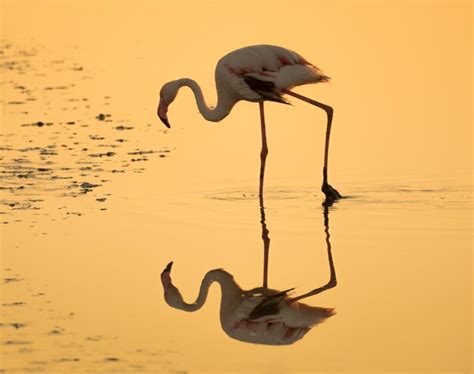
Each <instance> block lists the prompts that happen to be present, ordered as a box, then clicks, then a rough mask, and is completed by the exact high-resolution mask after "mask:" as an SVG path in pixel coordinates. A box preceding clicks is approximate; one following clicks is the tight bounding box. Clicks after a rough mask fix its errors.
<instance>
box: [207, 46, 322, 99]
mask: <svg viewBox="0 0 474 374" xmlns="http://www.w3.org/2000/svg"><path fill="white" fill-rule="evenodd" d="M328 79H329V77H327V76H326V75H324V74H323V73H322V71H321V70H320V69H318V68H317V67H316V66H314V65H313V64H311V63H309V62H308V61H307V60H306V59H304V58H303V57H302V56H300V55H299V54H297V53H296V52H293V51H291V50H289V49H286V48H282V47H277V46H273V45H255V46H250V47H245V48H240V49H237V50H235V51H232V52H230V53H228V54H227V55H225V56H224V57H222V58H221V59H220V60H219V62H218V63H217V67H216V86H217V90H218V92H225V93H226V94H227V95H231V96H233V97H234V98H235V100H236V102H237V101H239V100H247V101H254V102H259V101H264V100H275V101H283V102H285V101H284V99H283V98H282V97H281V91H282V90H283V89H291V88H293V87H295V86H300V85H304V84H309V83H318V82H326V81H327V80H328ZM256 81H261V82H265V83H267V85H264V86H267V87H268V89H267V90H263V91H262V90H261V89H260V90H259V89H258V87H257V86H256V84H255V83H256ZM252 82H253V84H252Z"/></svg>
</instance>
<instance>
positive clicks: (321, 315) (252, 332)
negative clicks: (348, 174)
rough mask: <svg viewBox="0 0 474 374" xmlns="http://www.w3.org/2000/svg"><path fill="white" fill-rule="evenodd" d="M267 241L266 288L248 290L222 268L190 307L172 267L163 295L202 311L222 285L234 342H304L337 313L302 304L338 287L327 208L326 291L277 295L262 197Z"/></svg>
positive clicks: (164, 276) (224, 319)
mask: <svg viewBox="0 0 474 374" xmlns="http://www.w3.org/2000/svg"><path fill="white" fill-rule="evenodd" d="M260 214H261V224H262V239H263V247H264V270H263V286H262V287H257V288H253V289H251V290H243V289H242V288H241V287H240V286H239V285H238V284H237V282H236V281H235V280H234V277H233V276H232V274H230V273H228V272H227V271H225V270H222V269H215V270H211V271H209V272H207V274H206V275H205V276H204V278H203V280H202V282H201V287H200V289H199V295H198V297H197V299H196V301H195V302H194V303H192V304H188V303H186V302H185V301H184V300H183V297H182V295H181V293H180V292H179V290H178V288H176V287H175V286H174V285H173V283H172V280H171V268H172V265H173V263H172V262H170V263H169V264H168V266H167V267H166V268H165V269H164V270H163V272H162V273H161V281H162V284H163V289H164V297H165V300H166V302H167V303H168V305H170V306H171V307H173V308H176V309H181V310H184V311H187V312H194V311H196V310H198V309H200V308H201V307H202V306H203V305H204V303H205V302H206V298H207V294H208V290H209V287H210V285H211V284H212V283H213V282H217V283H218V284H219V285H220V287H221V292H222V296H221V307H220V320H221V326H222V329H223V330H224V331H225V332H226V334H227V335H229V336H230V337H231V338H234V339H237V340H240V341H244V342H249V343H258V344H269V345H285V344H292V343H294V342H295V341H297V340H299V339H301V338H302V337H303V336H304V335H305V334H306V333H307V332H308V331H309V330H311V328H312V327H313V326H315V325H317V324H319V323H321V322H323V321H324V320H325V319H327V318H329V317H331V316H332V315H334V314H335V311H334V309H333V308H323V307H314V306H310V305H307V304H304V303H301V302H300V300H302V299H305V298H307V297H310V296H314V295H317V294H319V293H321V292H323V291H325V290H327V289H330V288H333V287H335V286H336V284H337V281H336V272H335V269H334V264H333V259H332V253H331V243H330V240H329V238H330V235H329V213H328V207H325V208H324V227H325V232H326V244H327V252H328V262H329V269H330V279H329V281H328V282H327V283H326V284H325V285H324V286H322V287H318V288H315V289H314V290H312V291H310V292H307V293H305V294H303V295H300V296H295V297H291V295H290V292H291V291H292V290H293V288H290V289H287V290H284V291H278V290H273V289H270V288H268V257H269V250H270V238H269V230H268V229H267V226H266V223H265V210H264V205H263V196H261V197H260Z"/></svg>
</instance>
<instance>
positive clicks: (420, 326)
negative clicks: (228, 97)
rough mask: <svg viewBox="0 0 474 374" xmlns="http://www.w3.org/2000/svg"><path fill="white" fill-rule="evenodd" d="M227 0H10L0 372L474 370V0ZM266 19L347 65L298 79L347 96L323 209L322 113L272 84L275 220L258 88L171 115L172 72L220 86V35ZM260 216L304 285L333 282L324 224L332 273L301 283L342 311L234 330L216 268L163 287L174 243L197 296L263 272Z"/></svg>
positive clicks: (273, 282) (255, 34)
mask: <svg viewBox="0 0 474 374" xmlns="http://www.w3.org/2000/svg"><path fill="white" fill-rule="evenodd" d="M26 4H29V6H30V8H29V11H28V12H26V13H25V12H24V7H25V6H26ZM210 4H213V3H199V2H177V3H176V4H175V5H173V4H172V3H165V2H157V3H140V6H133V5H131V3H126V2H125V3H113V2H107V1H105V2H101V3H90V4H89V3H81V2H73V3H71V5H70V6H65V5H58V4H57V3H49V2H36V3H35V2H33V3H26V2H3V3H2V5H3V8H2V10H3V12H4V13H3V17H2V19H3V21H4V30H3V36H2V41H1V43H0V72H1V87H2V96H1V104H2V107H3V114H2V119H1V126H2V133H1V143H0V147H1V153H0V188H1V190H0V192H1V197H0V204H1V205H0V223H1V270H0V271H1V284H0V290H1V302H0V304H1V305H0V316H1V319H0V334H1V335H0V347H1V348H0V349H1V366H0V367H1V369H0V372H7V373H9V372H30V371H44V372H50V373H67V372H74V371H75V372H104V373H108V372H134V373H138V372H171V373H187V372H189V373H193V372H229V373H231V372H262V373H286V372H295V373H301V372H311V373H334V372H349V373H352V372H354V373H356V372H357V373H363V372H370V373H385V372H387V373H388V372H390V373H434V372H446V373H448V372H449V373H470V372H471V371H472V357H473V355H472V353H473V352H472V205H473V204H472V192H473V187H472V169H471V165H472V118H471V111H470V103H471V101H470V98H471V99H472V95H471V91H470V90H471V85H472V80H471V79H472V75H471V74H472V72H471V70H470V69H471V63H470V58H471V57H470V51H471V49H472V46H471V42H472V40H471V39H472V36H471V35H470V34H469V33H466V30H468V28H469V25H471V20H472V14H471V13H469V9H470V8H471V6H470V5H469V4H468V3H457V4H454V5H449V3H446V4H443V3H436V4H435V3H433V4H430V3H428V2H422V3H415V5H411V6H410V5H408V4H404V3H391V5H390V6H387V7H386V8H384V7H379V6H377V5H374V4H372V5H370V4H365V3H364V4H365V5H364V4H362V3H361V4H358V5H357V3H354V4H351V3H343V2H341V3H338V4H336V5H333V6H329V5H328V4H326V5H324V7H323V9H324V11H325V14H327V17H325V18H322V19H321V21H320V22H319V23H318V24H317V25H314V22H313V18H312V16H310V14H311V12H313V14H315V13H314V12H318V11H321V7H318V6H317V4H312V3H309V2H301V3H294V4H296V5H294V6H293V7H290V5H288V4H286V3H282V4H279V5H275V8H274V9H273V12H274V14H273V21H272V20H269V19H262V20H261V22H259V23H258V25H257V24H254V23H252V22H250V21H249V20H248V19H247V20H243V19H234V18H233V17H231V18H232V19H229V17H228V16H227V15H228V14H229V12H230V11H232V10H233V9H235V7H236V6H237V5H238V4H237V3H232V4H233V5H232V6H231V5H226V6H224V5H217V4H215V5H212V6H211V5H210ZM239 4H242V5H245V4H246V6H248V4H249V3H247V2H242V3H239ZM285 4H286V5H285ZM268 6H269V5H268V4H267V3H265V2H261V3H257V4H255V5H254V8H252V9H253V10H252V11H253V12H256V13H258V14H263V13H262V12H264V11H265V9H266V7H268ZM321 6H322V5H321ZM302 9H305V12H303V13H304V14H301V13H302V12H301V10H302ZM466 11H468V12H467V13H469V14H468V15H467V16H466V14H467V13H466ZM291 15H294V17H291ZM296 15H299V16H298V17H299V18H297V17H296ZM351 15H352V16H351ZM400 17H402V19H403V23H404V25H405V28H404V29H403V30H402V31H400V30H399V28H398V25H399V22H400ZM20 19H22V20H23V22H22V23H21V25H22V26H21V27H19V21H18V20H20ZM78 19H81V21H80V22H79V21H78ZM275 19H277V20H280V21H282V22H283V21H284V20H285V21H286V28H285V29H282V30H280V29H278V30H275V29H274V28H272V29H271V30H270V29H269V28H270V27H271V25H273V24H274V22H275ZM318 19H319V18H318ZM397 19H398V21H397ZM350 20H352V21H350ZM466 22H467V23H466ZM381 25H384V28H383V31H381V32H380V33H375V34H374V32H373V30H374V29H377V27H380V26H381ZM175 26H176V28H175ZM178 26H179V27H178ZM328 27H331V30H336V29H337V30H340V32H339V34H337V35H336V34H335V33H334V32H333V33H330V32H329V31H328ZM215 30H221V33H218V34H219V35H215V34H216V32H215ZM235 30H240V33H239V32H236V31H235ZM397 30H398V31H397ZM301 32H305V33H306V34H305V35H306V36H305V38H304V39H305V40H303V39H302V38H301V35H300V33H301ZM190 33H192V34H190ZM190 35H193V37H194V38H195V39H193V40H196V41H199V43H190V38H191V36H190ZM317 35H319V37H320V38H321V39H320V42H318V43H315V44H317V45H318V46H317V47H312V46H311V47H309V46H308V40H310V39H311V37H312V36H314V37H316V36H317ZM206 38H207V39H206ZM262 41H267V42H269V43H275V44H281V45H283V46H288V47H290V48H294V49H295V50H297V51H299V52H301V53H302V54H303V55H304V56H305V57H306V58H308V59H309V60H310V61H312V62H314V63H315V64H317V65H321V68H323V70H325V71H327V73H328V74H329V75H330V76H332V77H334V84H333V83H331V84H330V85H318V86H312V87H311V86H309V87H303V88H299V89H297V91H298V92H302V93H304V94H306V95H308V96H311V95H312V97H315V98H318V97H319V98H320V100H321V101H323V102H327V103H330V104H331V105H333V106H334V108H335V119H334V128H333V134H332V139H331V153H330V183H331V184H332V185H333V186H334V187H336V188H337V189H338V190H339V191H340V192H341V193H342V194H343V195H344V196H345V197H346V198H344V199H342V200H340V201H339V202H337V203H335V204H334V205H332V206H331V207H329V208H328V209H325V208H324V207H323V206H322V202H323V195H322V193H321V192H320V184H321V178H322V176H321V172H320V171H321V168H322V156H323V144H324V125H325V117H324V113H319V112H318V111H315V110H314V109H313V108H311V107H308V106H307V105H305V104H304V103H299V102H295V100H292V102H293V104H294V105H293V106H291V107H289V106H283V105H278V104H273V103H270V104H267V105H266V110H267V131H268V136H269V148H270V153H269V156H268V159H267V170H266V179H265V194H264V202H263V205H264V214H265V217H264V220H263V219H262V215H261V213H262V210H261V206H260V203H259V199H258V196H257V194H258V172H259V161H260V160H259V152H260V148H259V147H260V138H259V136H260V128H259V118H258V108H257V105H255V104H251V103H239V104H238V105H237V106H236V107H235V108H234V111H233V113H232V114H231V115H230V116H229V117H228V118H226V119H225V120H224V121H223V122H222V123H220V124H208V123H206V122H205V121H204V120H203V119H202V118H201V117H200V116H199V113H198V111H197V108H196V107H195V103H194V99H193V97H192V96H191V94H190V92H188V91H186V92H185V93H184V92H183V93H181V92H180V95H179V96H178V98H177V100H176V102H175V103H174V104H173V106H172V107H170V112H169V117H170V122H171V126H172V127H171V129H170V130H167V129H166V128H165V127H163V125H162V124H161V122H159V120H158V119H157V118H156V115H155V111H156V104H157V100H158V94H159V88H160V86H161V85H162V84H163V83H165V82H166V81H168V80H171V79H175V78H179V77H182V76H187V75H189V76H191V77H195V78H196V79H197V80H198V81H199V82H202V84H203V90H204V91H205V94H206V95H207V92H209V97H210V99H209V102H214V100H215V94H214V91H213V85H214V83H213V80H212V79H211V77H212V74H213V69H214V65H215V63H216V61H217V60H218V58H219V57H220V56H221V55H223V54H224V53H226V52H228V51H229V50H230V49H234V46H235V48H238V47H240V46H242V45H246V44H258V43H261V42H262ZM206 43H209V44H208V45H207V44H206ZM387 44H390V46H388V45H387ZM401 46H403V53H394V52H393V50H394V49H397V48H398V50H401V49H400V48H401ZM341 49H343V50H344V51H345V53H346V54H347V53H351V56H352V57H351V59H350V58H348V57H347V56H345V55H344V53H343V52H342V51H341ZM318 56H320V57H319V59H320V60H321V61H318ZM320 62H321V63H320ZM442 70H443V71H449V78H450V79H447V80H436V82H434V80H433V78H432V77H433V76H438V75H439V73H440V71H442ZM394 71H403V72H404V73H403V74H402V75H403V76H404V77H406V75H407V72H408V71H409V72H410V73H409V75H410V78H409V79H406V82H405V83H404V84H403V85H402V82H401V81H402V80H405V79H401V78H400V76H397V75H396V74H395V75H394V74H393V72H394ZM354 72H357V74H355V73H354ZM369 72H370V75H369ZM437 74H438V75H437ZM466 77H468V79H466ZM408 83H409V84H410V87H408ZM183 91H184V90H183ZM367 103H370V105H369V104H367ZM366 104H367V105H366ZM262 223H263V225H262ZM265 229H267V230H268V237H269V239H270V242H269V248H268V263H267V266H268V269H267V270H268V286H269V287H271V288H274V289H277V290H286V289H289V288H293V287H295V288H296V289H295V291H294V292H295V295H299V294H304V293H306V292H308V291H310V290H312V289H315V288H318V287H321V286H323V285H325V284H326V283H327V282H328V280H329V276H330V267H329V262H328V243H329V244H330V249H331V252H330V253H331V254H332V258H333V262H334V269H335V273H336V275H337V281H338V282H337V286H335V287H333V288H331V289H329V290H327V291H325V292H323V293H320V294H318V295H317V296H314V297H312V298H308V299H306V300H305V302H306V303H307V304H309V305H312V306H320V307H327V308H335V309H334V310H335V312H336V314H335V315H334V316H332V317H331V318H328V319H327V320H326V321H325V322H324V323H322V324H320V325H317V326H315V327H314V328H313V329H311V330H310V331H309V332H307V333H306V335H305V336H304V337H303V338H302V339H300V340H298V341H296V342H295V343H294V344H291V345H286V346H272V345H257V344H250V343H245V342H241V341H237V340H234V339H231V338H230V337H229V336H228V335H226V333H225V332H224V331H223V330H222V328H221V325H220V322H219V309H220V301H221V300H220V299H221V293H220V291H219V287H218V286H217V285H213V286H211V288H210V292H209V296H208V299H207V302H206V304H205V305H204V307H203V308H202V309H200V310H199V311H196V312H195V313H184V312H182V311H179V310H176V309H173V308H171V307H169V306H168V305H167V304H166V302H165V300H164V298H163V288H162V285H161V280H160V274H161V272H162V270H163V269H164V267H165V266H166V265H167V264H168V263H169V262H170V261H174V265H173V273H172V278H173V282H174V284H175V285H176V286H177V287H178V288H179V289H180V291H181V293H182V295H183V297H184V299H185V300H186V301H188V302H193V301H194V300H195V298H196V296H197V294H198V291H199V286H200V284H201V280H202V279H203V277H204V275H205V274H206V273H207V272H208V271H209V270H212V269H217V268H222V269H225V270H226V271H227V272H229V273H230V274H232V275H233V277H234V279H235V281H236V282H237V283H238V284H239V285H240V286H241V287H242V288H243V289H252V288H255V287H261V286H262V284H263V281H264V276H263V274H264V253H265V251H264V241H263V240H262V236H265V235H264V234H265V231H264V230H265ZM262 230H263V231H262Z"/></svg>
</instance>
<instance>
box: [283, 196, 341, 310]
mask: <svg viewBox="0 0 474 374" xmlns="http://www.w3.org/2000/svg"><path fill="white" fill-rule="evenodd" d="M323 214H324V232H325V233H326V247H327V251H328V262H329V273H330V275H329V281H328V282H327V283H326V284H325V285H324V286H322V287H318V288H315V289H314V290H312V291H309V292H307V293H305V294H303V295H301V296H297V297H294V298H292V299H289V300H288V302H289V303H293V302H295V301H298V300H301V299H305V298H307V297H310V296H314V295H317V294H318V293H321V292H323V291H326V290H329V289H330V288H334V287H336V286H337V278H336V269H335V267H334V261H333V258H332V249H331V242H330V240H329V239H330V238H331V235H330V234H329V207H328V206H327V205H326V206H325V207H324V213H323Z"/></svg>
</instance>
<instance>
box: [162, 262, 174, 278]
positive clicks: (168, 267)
mask: <svg viewBox="0 0 474 374" xmlns="http://www.w3.org/2000/svg"><path fill="white" fill-rule="evenodd" d="M172 266H173V261H171V262H170V263H169V264H168V265H166V267H165V268H164V269H163V271H162V272H161V275H163V274H164V273H169V272H171V267H172Z"/></svg>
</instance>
